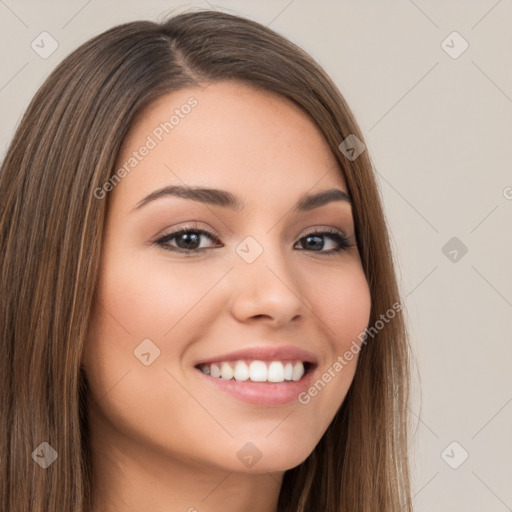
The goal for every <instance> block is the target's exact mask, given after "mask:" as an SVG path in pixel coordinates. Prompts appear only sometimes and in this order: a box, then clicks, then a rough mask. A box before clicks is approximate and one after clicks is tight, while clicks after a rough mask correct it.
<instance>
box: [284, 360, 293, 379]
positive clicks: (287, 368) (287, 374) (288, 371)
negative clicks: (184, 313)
mask: <svg viewBox="0 0 512 512" xmlns="http://www.w3.org/2000/svg"><path fill="white" fill-rule="evenodd" d="M292 375H293V364H292V363H286V364H285V365H284V379H285V380H292Z"/></svg>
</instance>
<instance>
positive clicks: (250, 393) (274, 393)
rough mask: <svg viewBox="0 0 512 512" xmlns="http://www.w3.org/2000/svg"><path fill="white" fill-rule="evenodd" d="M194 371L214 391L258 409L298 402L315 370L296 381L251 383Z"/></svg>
mask: <svg viewBox="0 0 512 512" xmlns="http://www.w3.org/2000/svg"><path fill="white" fill-rule="evenodd" d="M194 369H195V370H196V371H197V372H198V373H199V374H200V377H202V378H203V379H205V382H207V383H209V384H210V385H211V386H214V387H215V388H216V389H218V390H220V391H222V392H224V393H227V394H228V395H231V396H234V397H235V398H237V399H239V400H241V401H243V402H246V403H249V404H252V405H258V406H260V407H276V406H279V405H287V404H290V403H292V402H295V401H298V397H299V395H300V394H301V393H303V392H304V391H306V390H307V389H308V387H309V386H310V383H311V381H312V379H313V375H314V373H315V368H312V369H310V370H309V371H308V372H307V373H306V374H305V375H304V376H303V377H302V378H301V379H300V380H297V381H283V382H252V381H248V380H246V381H237V380H234V379H230V380H225V379H222V378H221V377H211V376H209V375H206V374H205V373H203V372H202V371H201V370H199V369H197V368H194Z"/></svg>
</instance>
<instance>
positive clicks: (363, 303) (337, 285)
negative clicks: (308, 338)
mask: <svg viewBox="0 0 512 512" xmlns="http://www.w3.org/2000/svg"><path fill="white" fill-rule="evenodd" d="M309 286H310V292H308V293H309V297H310V298H311V299H310V300H311V301H312V303H311V309H312V310H313V311H314V313H315V315H316V316H317V317H318V320H319V321H318V327H319V328H320V329H322V331H323V333H324V335H325V339H328V340H329V341H330V345H331V348H332V349H334V350H335V352H336V356H337V355H340V354H342V353H343V352H345V350H347V348H348V347H349V346H350V345H351V343H352V341H353V340H357V339H358V336H359V335H360V334H361V333H362V332H364V331H365V329H366V327H367V325H368V322H369V319H370V311H371V294H370V289H369V286H368V283H367V281H366V277H365V275H364V271H363V268H362V266H361V263H360V262H359V261H357V260H355V261H352V262H350V264H349V265H347V266H346V267H345V268H343V269H340V270H339V271H338V272H333V271H332V269H331V271H330V272H329V273H326V274H325V278H324V279H323V281H322V280H318V279H316V280H315V282H314V283H310V284H309Z"/></svg>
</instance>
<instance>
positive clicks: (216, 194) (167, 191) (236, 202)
mask: <svg viewBox="0 0 512 512" xmlns="http://www.w3.org/2000/svg"><path fill="white" fill-rule="evenodd" d="M167 196H174V197H181V198H183V199H190V200H192V201H198V202H200V203H204V204H210V205H213V206H221V207H223V208H230V209H232V210H234V211H238V212H239V211H242V210H243V209H244V208H245V206H246V205H245V203H244V201H243V200H242V199H240V198H239V197H238V196H235V195H234V194H232V193H231V192H228V191H227V190H220V189H215V188H203V187H183V186H180V185H171V186H168V187H164V188H161V189H158V190H155V191H154V192H151V194H149V195H147V196H146V197H144V198H143V199H141V200H140V201H139V202H138V203H137V204H136V205H135V207H134V208H132V210H131V211H134V210H139V209H140V208H142V207H143V206H145V205H147V204H148V203H150V202H152V201H155V200H157V199H160V198H162V197H167ZM334 201H342V202H345V203H349V204H351V203H352V200H351V198H350V196H349V195H348V194H347V192H345V191H344V190H341V189H338V188H331V189H328V190H324V191H322V192H318V193H316V194H310V195H307V194H304V195H303V196H301V197H300V198H299V200H298V201H297V203H296V204H295V206H294V208H293V211H294V212H295V213H300V212H304V211H309V210H313V209H315V208H320V207H321V206H324V205H326V204H328V203H331V202H334Z"/></svg>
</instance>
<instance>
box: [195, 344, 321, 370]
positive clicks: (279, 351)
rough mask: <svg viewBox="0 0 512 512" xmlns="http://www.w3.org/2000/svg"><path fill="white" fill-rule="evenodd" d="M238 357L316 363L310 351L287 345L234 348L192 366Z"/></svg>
mask: <svg viewBox="0 0 512 512" xmlns="http://www.w3.org/2000/svg"><path fill="white" fill-rule="evenodd" d="M240 359H252V360H258V361H283V360H288V359H290V360H299V361H303V362H308V363H311V364H314V365H316V364H317V358H316V356H315V355H314V354H312V353H311V352H308V351H307V350H303V349H300V348H297V347H294V346H291V345H287V346H282V347H276V346H272V347H269V346H260V347H253V348H245V349H241V350H236V351H234V352H229V353H226V354H221V355H218V356H213V357H209V358H207V359H202V360H200V361H197V362H196V363H195V364H194V366H197V365H199V364H210V363H219V362H222V361H238V360H240Z"/></svg>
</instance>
